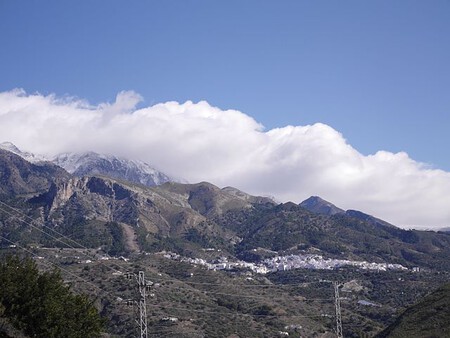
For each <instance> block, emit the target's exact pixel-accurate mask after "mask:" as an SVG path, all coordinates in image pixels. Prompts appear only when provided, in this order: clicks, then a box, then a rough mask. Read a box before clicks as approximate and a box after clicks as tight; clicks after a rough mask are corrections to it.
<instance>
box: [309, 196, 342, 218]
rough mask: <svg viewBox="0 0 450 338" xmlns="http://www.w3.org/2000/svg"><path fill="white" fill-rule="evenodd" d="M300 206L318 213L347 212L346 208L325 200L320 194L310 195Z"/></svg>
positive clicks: (333, 213) (329, 214)
mask: <svg viewBox="0 0 450 338" xmlns="http://www.w3.org/2000/svg"><path fill="white" fill-rule="evenodd" d="M300 206H301V207H302V208H305V209H307V210H309V211H311V212H314V213H316V214H322V215H328V216H331V215H335V214H342V213H345V211H344V210H342V209H340V208H338V207H337V206H335V205H334V204H332V203H330V202H328V201H325V200H324V199H322V198H320V197H319V196H311V197H309V198H308V199H306V200H304V201H303V202H301V203H300Z"/></svg>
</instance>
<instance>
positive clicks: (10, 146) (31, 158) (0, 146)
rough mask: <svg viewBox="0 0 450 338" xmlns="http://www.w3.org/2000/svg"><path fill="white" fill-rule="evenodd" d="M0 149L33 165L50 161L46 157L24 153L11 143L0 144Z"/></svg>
mask: <svg viewBox="0 0 450 338" xmlns="http://www.w3.org/2000/svg"><path fill="white" fill-rule="evenodd" d="M0 149H4V150H7V151H10V152H12V153H14V154H16V155H19V156H20V157H22V158H23V159H25V160H27V161H28V162H31V163H36V162H42V161H48V159H47V158H46V157H45V156H42V155H36V154H32V153H29V152H26V151H22V150H20V149H19V148H17V147H16V146H15V145H14V144H13V143H11V142H2V143H0Z"/></svg>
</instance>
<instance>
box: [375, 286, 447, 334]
mask: <svg viewBox="0 0 450 338" xmlns="http://www.w3.org/2000/svg"><path fill="white" fill-rule="evenodd" d="M449 304H450V284H446V285H444V286H443V287H441V288H439V289H437V290H436V291H434V292H433V293H431V294H430V295H428V296H427V297H425V299H423V300H422V301H420V302H419V303H417V304H416V305H414V306H412V307H410V308H408V309H407V310H406V311H405V312H404V313H403V314H402V315H401V316H400V317H399V318H397V320H396V321H395V322H394V323H393V324H392V325H391V326H389V327H388V328H387V329H386V330H384V331H383V332H382V333H380V334H379V335H377V338H419V337H427V338H434V337H436V338H440V337H449V336H450V306H449Z"/></svg>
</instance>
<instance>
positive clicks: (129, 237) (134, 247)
mask: <svg viewBox="0 0 450 338" xmlns="http://www.w3.org/2000/svg"><path fill="white" fill-rule="evenodd" d="M120 225H121V226H122V229H123V235H124V236H125V246H126V248H127V250H129V251H131V252H137V251H139V245H138V244H137V238H136V233H135V232H134V229H133V228H132V227H131V226H130V225H128V224H125V223H120Z"/></svg>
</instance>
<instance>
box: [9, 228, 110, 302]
mask: <svg viewBox="0 0 450 338" xmlns="http://www.w3.org/2000/svg"><path fill="white" fill-rule="evenodd" d="M0 238H1V239H4V240H5V241H7V242H8V243H11V244H13V245H15V246H16V247H18V248H19V249H21V250H23V251H25V252H27V253H29V254H31V255H33V256H34V257H36V258H39V259H42V260H43V261H45V262H46V263H47V264H50V265H51V266H54V267H56V268H57V269H60V270H62V271H64V272H65V273H67V274H69V275H71V276H73V277H75V278H77V279H79V280H81V281H83V282H85V283H86V284H89V285H91V286H93V287H94V288H96V289H98V290H100V291H103V292H105V293H107V294H109V295H111V296H114V297H116V296H115V295H113V294H111V293H110V292H109V291H107V290H104V289H102V288H101V287H99V286H98V285H96V284H94V283H92V282H90V281H88V280H86V279H84V278H83V277H81V276H79V275H77V274H75V273H73V272H71V271H69V270H67V269H65V268H63V267H61V266H59V265H57V264H55V263H53V262H51V261H49V260H48V259H45V258H42V257H40V256H38V255H36V254H35V253H34V252H32V251H30V250H28V249H26V248H24V247H23V246H21V245H20V244H18V243H17V242H13V241H11V240H9V239H7V238H5V237H3V236H0Z"/></svg>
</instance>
